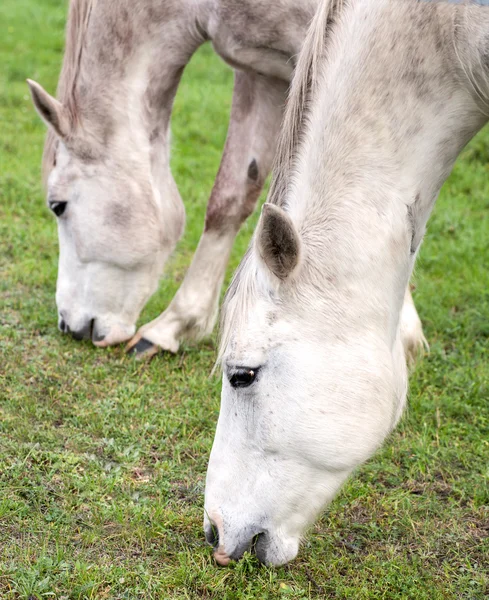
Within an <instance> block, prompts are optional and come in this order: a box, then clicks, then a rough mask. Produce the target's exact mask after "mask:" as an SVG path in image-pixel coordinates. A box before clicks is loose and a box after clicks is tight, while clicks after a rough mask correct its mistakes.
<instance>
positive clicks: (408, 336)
mask: <svg viewBox="0 0 489 600" xmlns="http://www.w3.org/2000/svg"><path fill="white" fill-rule="evenodd" d="M401 339H402V344H403V346H404V353H405V355H406V360H407V362H408V364H409V365H411V366H412V365H414V363H415V362H416V360H417V359H418V358H419V357H420V356H421V355H422V354H423V352H424V351H425V350H429V346H428V342H427V341H426V338H425V336H424V333H423V326H422V324H421V319H420V318H419V315H418V313H417V311H416V307H415V306H414V301H413V297H412V296H411V291H410V289H409V286H408V287H407V289H406V294H405V296H404V304H403V306H402V311H401Z"/></svg>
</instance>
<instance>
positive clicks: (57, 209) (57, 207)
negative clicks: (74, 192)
mask: <svg viewBox="0 0 489 600" xmlns="http://www.w3.org/2000/svg"><path fill="white" fill-rule="evenodd" d="M67 204H68V203H67V202H50V203H49V208H50V209H51V210H52V211H53V213H54V214H55V215H56V216H57V217H61V215H62V214H63V213H64V212H65V210H66V205H67Z"/></svg>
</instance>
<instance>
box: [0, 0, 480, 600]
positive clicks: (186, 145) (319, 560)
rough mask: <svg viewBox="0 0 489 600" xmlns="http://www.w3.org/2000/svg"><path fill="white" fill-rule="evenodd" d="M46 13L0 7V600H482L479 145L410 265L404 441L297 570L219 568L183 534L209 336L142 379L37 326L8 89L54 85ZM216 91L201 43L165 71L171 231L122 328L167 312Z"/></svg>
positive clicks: (209, 147)
mask: <svg viewBox="0 0 489 600" xmlns="http://www.w3.org/2000/svg"><path fill="white" fill-rule="evenodd" d="M64 19H65V3H64V2H59V0H43V2H38V1H36V0H3V2H2V3H1V4H0V24H1V35H0V64H1V65H2V68H1V70H0V123H1V129H0V239H1V246H0V248H1V253H0V271H1V277H0V294H1V299H0V354H1V356H0V360H1V367H0V598H1V599H2V600H3V599H5V600H10V599H18V598H24V599H30V600H34V599H39V600H40V599H41V598H58V599H60V600H61V599H68V598H69V599H85V598H97V599H98V598H100V599H104V598H107V599H136V598H144V599H173V598H182V599H183V598H189V599H192V598H208V599H219V600H234V599H236V600H238V599H239V600H246V599H249V598H259V599H266V598H291V599H296V598H338V599H349V598H355V599H356V600H362V599H383V598H385V599H406V598H413V599H420V600H421V599H426V600H442V599H451V598H453V599H467V600H477V599H483V598H488V597H489V566H488V565H489V508H488V505H489V470H488V468H489V467H488V465H489V461H488V456H489V360H488V359H489V286H488V282H489V275H488V271H487V264H488V262H489V250H488V239H489V238H488V235H489V131H486V132H485V133H482V134H481V135H480V136H479V137H478V138H477V139H476V140H475V141H473V142H472V144H471V145H470V146H469V147H468V148H467V149H466V150H465V151H464V153H463V155H462V157H461V159H460V160H459V162H458V164H457V166H456V168H455V170H454V173H453V174H452V176H451V177H450V179H449V181H448V182H447V184H446V185H445V187H444V190H443V192H442V195H441V198H440V200H439V202H438V204H437V207H436V209H435V212H434V215H433V217H432V219H431V223H430V228H429V232H428V235H427V238H426V241H425V244H424V246H423V249H422V252H421V258H420V260H419V264H418V268H417V274H416V284H417V289H416V292H415V300H416V303H417V306H418V309H419V312H420V314H421V316H422V318H423V320H424V325H425V333H426V335H427V337H428V339H429V341H430V343H431V353H430V355H429V356H427V357H426V358H425V359H424V360H423V361H422V362H421V363H420V364H419V365H418V367H417V368H416V370H415V372H414V373H413V375H412V378H411V394H410V408H409V410H408V412H407V414H406V416H405V417H404V419H403V421H402V424H401V426H400V427H399V428H398V429H397V431H396V432H395V433H394V434H393V435H392V436H391V438H390V440H389V441H388V443H386V444H385V446H384V448H383V449H382V451H380V452H379V453H378V454H377V455H376V456H375V457H374V458H373V459H372V460H371V461H370V462H369V463H368V464H367V465H365V466H364V467H363V468H362V469H360V471H359V472H358V473H357V475H356V476H355V477H354V478H353V479H352V480H351V481H350V482H349V483H348V485H347V486H346V487H345V488H344V490H343V491H342V493H341V494H340V496H339V497H338V498H337V499H336V501H335V502H334V503H333V505H332V506H331V507H330V509H329V510H328V511H327V512H325V514H324V515H323V516H322V518H321V519H320V520H319V521H318V523H317V524H316V525H315V526H314V527H313V529H312V531H311V532H310V533H309V534H308V536H307V538H306V540H305V543H304V545H303V547H302V549H301V552H300V554H299V557H298V558H297V560H296V561H295V562H293V563H292V564H291V565H289V566H288V567H285V568H280V569H268V568H265V567H261V566H259V565H258V563H257V562H256V560H255V559H254V558H252V557H249V556H248V557H246V558H245V559H244V560H243V561H242V562H240V563H238V564H236V565H234V566H232V567H231V568H228V569H220V568H217V567H216V566H215V565H214V563H213V561H212V558H211V555H210V551H209V549H208V548H207V547H206V546H205V543H204V540H203V533H202V513H203V491H204V478H205V470H206V463H207V457H208V454H209V450H210V448H211V444H212V437H213V432H214V427H215V423H216V419H217V414H218V406H219V401H218V398H219V388H220V385H219V381H217V380H216V379H214V378H210V377H209V373H210V370H211V367H212V364H213V360H214V357H215V347H214V346H215V340H210V341H208V342H204V343H201V344H199V345H197V346H193V347H186V348H184V350H183V351H182V352H181V353H180V354H179V355H178V356H161V357H158V358H157V359H156V360H154V361H153V362H152V363H150V364H139V363H136V362H135V361H133V360H132V359H129V358H127V357H126V356H125V355H124V353H123V349H122V348H113V349H110V350H108V351H100V350H96V349H95V348H93V347H92V346H91V345H90V344H85V343H81V344H80V343H76V342H74V341H73V340H71V339H69V338H67V337H63V336H61V335H60V334H59V333H58V332H57V331H56V309H55V303H54V289H55V279H56V261H57V236H56V227H55V222H54V219H53V217H52V215H50V214H49V212H48V211H47V209H46V208H45V205H44V199H43V192H42V190H41V186H40V177H39V163H40V157H41V149H42V141H43V136H44V127H43V125H42V124H41V123H40V121H39V119H38V118H37V116H36V115H35V113H34V111H33V109H32V107H31V105H30V101H29V98H28V92H27V88H26V85H25V82H24V80H25V78H26V77H32V78H34V79H38V80H40V81H41V82H42V83H43V84H44V85H45V86H46V87H47V88H48V89H49V90H50V91H53V90H54V89H55V83H56V76H57V72H58V69H59V64H60V60H61V56H62V47H63V26H64ZM231 85H232V73H231V71H230V70H229V68H227V67H226V66H224V65H223V64H222V63H221V62H220V61H219V60H218V59H217V58H216V57H215V56H214V55H213V53H212V51H211V49H210V48H209V47H205V48H203V49H202V50H201V51H200V52H199V53H198V54H197V55H196V56H195V58H194V60H193V61H192V63H191V65H190V67H189V68H188V70H187V72H186V74H185V76H184V79H183V82H182V85H181V88H180V91H179V94H178V98H177V103H176V106H175V112H174V119H173V152H172V155H173V160H172V165H173V172H174V174H175V177H176V180H177V182H178V184H179V187H180V190H181V192H182V196H183V197H184V198H185V199H186V205H187V215H188V227H187V232H186V236H185V239H184V240H183V241H182V243H181V244H180V246H179V248H178V251H177V253H176V255H175V256H174V258H173V259H172V260H171V262H170V264H169V266H168V269H167V270H166V273H165V276H164V277H163V279H162V281H161V285H160V289H159V291H158V293H157V294H156V295H155V296H154V298H153V299H152V300H151V302H150V303H149V305H148V306H147V308H146V310H145V312H144V314H143V315H142V317H141V322H145V321H148V320H149V319H150V318H152V317H154V316H156V315H157V314H158V313H159V312H161V310H162V309H163V308H164V307H165V306H166V305H167V304H168V302H169V301H170V299H171V297H172V295H173V294H174V292H175V291H176V289H177V287H178V284H179V283H180V281H181V280H182V276H183V274H184V272H185V269H186V267H187V266H188V264H189V262H190V259H191V255H192V252H193V250H194V248H195V247H196V244H197V241H198V237H199V234H200V231H201V228H202V223H203V216H204V212H205V204H206V199H207V197H208V195H209V192H210V189H211V186H212V182H213V178H214V176H215V173H216V171H217V167H218V163H219V159H220V152H221V149H222V146H223V143H224V138H225V133H226V124H227V115H228V112H229V107H230V95H231ZM255 222H256V218H255V219H251V220H250V222H249V223H248V224H247V225H246V226H245V227H244V228H243V231H242V233H241V235H240V237H239V240H238V242H237V243H236V246H235V249H234V252H233V256H232V260H231V265H230V268H229V272H228V276H229V275H230V274H231V273H232V270H233V268H234V267H235V266H236V265H237V263H238V261H239V258H240V256H241V254H242V252H243V250H244V248H245V247H246V244H247V240H248V239H249V235H250V232H251V231H252V228H253V225H254V223H255Z"/></svg>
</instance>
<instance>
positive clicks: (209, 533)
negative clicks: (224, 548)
mask: <svg viewBox="0 0 489 600" xmlns="http://www.w3.org/2000/svg"><path fill="white" fill-rule="evenodd" d="M205 541H206V542H207V543H208V544H209V546H212V547H213V548H217V547H218V546H219V530H218V529H217V526H216V525H215V524H214V523H213V522H212V521H211V523H210V524H209V525H207V526H206V528H205Z"/></svg>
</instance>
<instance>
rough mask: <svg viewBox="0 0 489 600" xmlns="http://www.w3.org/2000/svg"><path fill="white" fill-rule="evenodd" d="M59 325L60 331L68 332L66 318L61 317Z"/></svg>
mask: <svg viewBox="0 0 489 600" xmlns="http://www.w3.org/2000/svg"><path fill="white" fill-rule="evenodd" d="M58 327H59V330H60V331H62V332H63V333H66V329H67V326H66V323H65V320H64V319H61V321H60V322H59V326H58Z"/></svg>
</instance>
